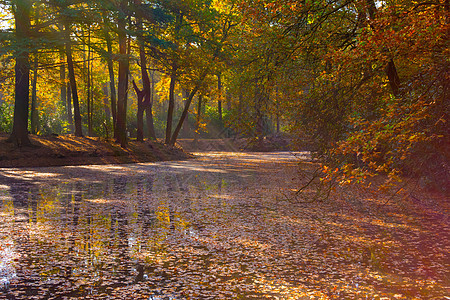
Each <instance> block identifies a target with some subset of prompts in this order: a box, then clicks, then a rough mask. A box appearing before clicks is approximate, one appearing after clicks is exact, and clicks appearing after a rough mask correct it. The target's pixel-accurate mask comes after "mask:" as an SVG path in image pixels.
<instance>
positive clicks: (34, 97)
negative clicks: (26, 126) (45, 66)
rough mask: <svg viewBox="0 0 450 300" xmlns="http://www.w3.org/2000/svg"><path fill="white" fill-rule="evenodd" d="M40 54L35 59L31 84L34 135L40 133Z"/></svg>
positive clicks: (31, 126) (31, 113)
mask: <svg viewBox="0 0 450 300" xmlns="http://www.w3.org/2000/svg"><path fill="white" fill-rule="evenodd" d="M38 64H39V54H38V53H36V54H35V57H34V66H33V81H32V84H31V111H30V131H31V133H32V134H36V133H37V132H38V122H39V119H38V118H39V115H38V111H37V78H38Z"/></svg>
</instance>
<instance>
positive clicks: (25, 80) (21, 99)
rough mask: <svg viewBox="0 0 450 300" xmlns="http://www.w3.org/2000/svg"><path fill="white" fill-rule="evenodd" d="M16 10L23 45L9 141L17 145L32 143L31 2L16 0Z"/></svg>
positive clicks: (18, 57) (20, 42)
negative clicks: (29, 131) (30, 130)
mask: <svg viewBox="0 0 450 300" xmlns="http://www.w3.org/2000/svg"><path fill="white" fill-rule="evenodd" d="M14 2H15V5H16V10H15V13H14V19H15V24H16V25H15V26H16V37H17V42H18V43H19V44H22V47H20V48H19V49H17V51H16V53H15V56H16V65H15V99H14V121H13V122H14V123H13V129H12V132H11V135H10V136H9V138H8V141H10V142H14V143H15V144H16V146H18V147H22V146H28V145H31V142H30V139H29V138H28V102H29V93H30V65H29V61H28V57H29V52H28V46H27V45H26V41H27V38H28V36H29V34H30V27H31V25H30V9H31V2H30V1H28V0H17V1H14Z"/></svg>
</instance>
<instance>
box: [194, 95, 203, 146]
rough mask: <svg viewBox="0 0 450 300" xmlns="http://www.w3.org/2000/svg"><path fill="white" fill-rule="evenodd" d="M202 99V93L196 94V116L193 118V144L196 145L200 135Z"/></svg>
mask: <svg viewBox="0 0 450 300" xmlns="http://www.w3.org/2000/svg"><path fill="white" fill-rule="evenodd" d="M202 101H203V95H201V94H200V95H198V103H197V118H196V120H195V132H194V145H197V143H198V139H199V137H200V120H201V113H202Z"/></svg>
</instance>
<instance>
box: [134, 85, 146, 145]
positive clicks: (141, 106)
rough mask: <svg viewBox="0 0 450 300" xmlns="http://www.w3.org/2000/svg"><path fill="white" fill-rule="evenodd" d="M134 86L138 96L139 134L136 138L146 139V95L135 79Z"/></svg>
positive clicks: (138, 139) (140, 140)
mask: <svg viewBox="0 0 450 300" xmlns="http://www.w3.org/2000/svg"><path fill="white" fill-rule="evenodd" d="M133 87H134V90H135V92H136V96H137V116H136V117H137V136H136V140H137V141H138V142H142V141H144V101H143V99H144V96H145V91H144V90H142V91H141V90H139V88H138V87H137V85H136V83H135V82H134V80H133Z"/></svg>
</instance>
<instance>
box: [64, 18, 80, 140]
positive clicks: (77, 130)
mask: <svg viewBox="0 0 450 300" xmlns="http://www.w3.org/2000/svg"><path fill="white" fill-rule="evenodd" d="M69 27H70V26H69V24H66V25H65V31H66V56H67V69H68V71H69V82H70V90H71V92H72V100H73V113H74V120H75V136H83V132H82V128H81V114H80V103H79V102H78V91H77V82H76V80H75V70H74V65H73V59H72V45H71V42H70V33H69V30H70V29H69Z"/></svg>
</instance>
